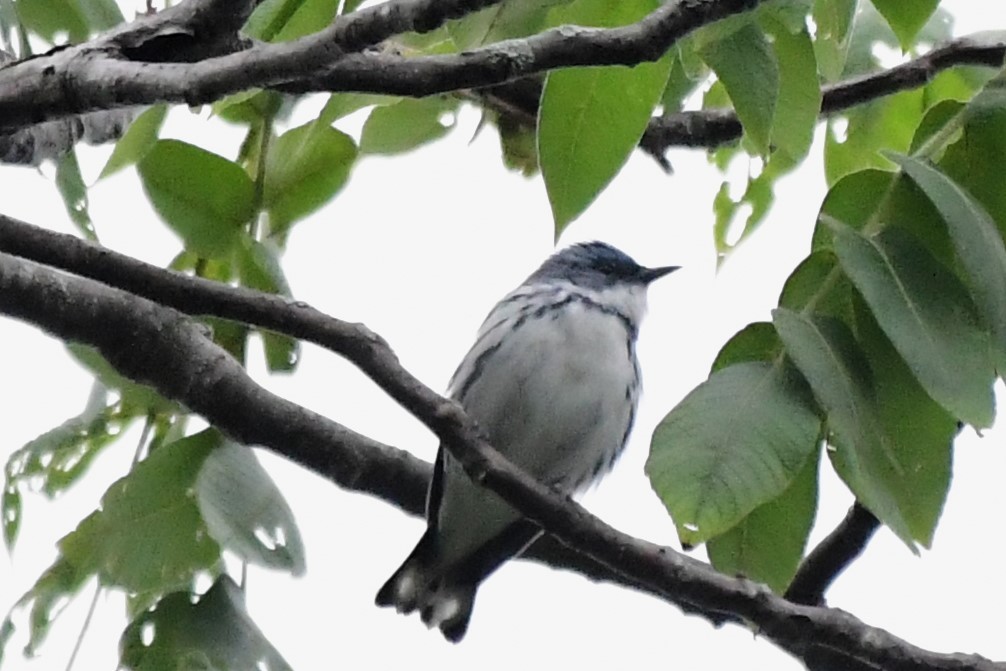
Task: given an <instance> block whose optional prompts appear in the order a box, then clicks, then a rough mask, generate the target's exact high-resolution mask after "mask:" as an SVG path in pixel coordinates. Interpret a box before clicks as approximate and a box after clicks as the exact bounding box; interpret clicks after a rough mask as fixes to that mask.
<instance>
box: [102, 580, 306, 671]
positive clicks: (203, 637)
mask: <svg viewBox="0 0 1006 671" xmlns="http://www.w3.org/2000/svg"><path fill="white" fill-rule="evenodd" d="M151 634H152V636H153V638H152V639H148V638H147V636H149V635H151ZM119 651H120V660H119V661H120V664H121V665H122V667H123V668H124V669H128V670H129V671H176V670H177V669H212V670H213V671H246V670H249V669H257V670H259V671H292V669H291V667H290V665H289V664H287V662H286V660H284V659H283V657H282V655H280V654H279V652H278V651H277V650H276V648H274V647H273V646H272V644H271V643H269V641H268V639H266V637H265V635H264V634H263V633H262V631H261V630H260V629H259V628H258V626H257V625H256V624H255V622H254V621H253V620H252V619H251V616H250V615H248V611H247V610H246V608H245V601H244V594H242V592H241V588H240V587H238V586H237V585H236V584H235V583H234V581H233V580H231V579H230V577H228V576H226V575H223V576H221V577H219V578H218V579H217V581H216V582H215V583H213V586H212V587H210V589H209V590H208V591H207V592H206V593H205V594H203V595H202V596H200V597H199V598H198V600H196V599H194V598H193V595H192V594H191V593H189V592H188V591H183V592H175V593H172V594H168V595H167V596H165V597H164V598H163V599H161V600H160V601H159V602H158V603H157V605H156V606H154V607H153V609H152V610H149V611H147V612H144V613H142V614H141V615H140V616H139V617H137V618H136V619H135V620H133V621H132V622H131V623H130V624H129V626H128V627H126V630H125V631H124V632H123V633H122V638H121V639H120V641H119Z"/></svg>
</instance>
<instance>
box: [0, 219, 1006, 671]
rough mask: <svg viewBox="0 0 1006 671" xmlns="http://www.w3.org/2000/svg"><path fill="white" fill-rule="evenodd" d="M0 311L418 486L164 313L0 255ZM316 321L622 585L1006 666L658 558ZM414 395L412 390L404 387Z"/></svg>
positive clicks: (852, 648)
mask: <svg viewBox="0 0 1006 671" xmlns="http://www.w3.org/2000/svg"><path fill="white" fill-rule="evenodd" d="M0 224H2V226H0V248H2V249H6V250H11V248H12V247H18V246H19V245H20V248H21V249H22V251H23V252H31V251H32V250H34V252H33V253H36V255H40V254H43V253H46V252H45V250H43V249H40V248H39V243H40V242H41V241H42V240H44V239H45V236H46V235H48V236H53V235H54V234H51V233H49V234H44V232H43V234H39V235H36V237H35V239H34V241H31V240H28V241H27V242H26V241H25V240H20V242H19V236H18V235H17V234H18V233H19V232H21V233H24V227H25V226H26V225H24V224H20V223H19V222H16V221H13V220H10V219H6V218H4V219H0ZM51 240H58V241H59V243H60V244H59V245H57V246H59V247H62V248H63V251H62V252H60V253H57V254H56V255H55V256H59V255H60V254H64V255H65V257H63V261H65V262H68V263H70V262H72V263H74V264H76V265H78V266H80V269H81V270H83V271H85V272H89V273H93V274H98V273H101V272H105V273H106V278H105V279H106V281H108V280H112V279H114V278H111V277H108V276H107V273H109V271H107V270H106V271H101V270H100V269H99V268H98V266H99V265H101V264H98V263H97V261H98V260H99V259H102V258H104V265H106V266H107V265H113V266H114V265H115V264H117V263H118V262H119V261H121V260H122V259H121V258H119V257H117V256H115V255H113V254H112V253H111V252H107V251H106V252H104V257H102V256H101V254H102V252H101V250H100V248H96V247H94V246H93V245H88V244H86V243H79V245H78V246H76V247H75V246H73V245H70V244H69V243H68V242H67V240H73V239H72V238H68V237H64V236H56V237H55V238H51ZM78 242H79V241H78ZM50 255H52V254H51V253H50ZM74 255H76V256H74ZM131 263H132V264H136V267H134V268H132V269H122V268H120V269H118V271H112V274H115V273H116V272H119V273H120V274H122V275H123V277H120V278H119V281H121V282H127V283H130V282H134V281H136V280H137V279H138V277H139V275H138V274H137V273H139V272H141V271H143V264H140V263H139V262H137V261H131ZM147 268H149V267H147ZM144 272H146V271H144ZM169 278H170V279H169ZM148 279H154V280H156V281H157V283H163V285H164V286H162V287H161V288H159V289H158V288H154V289H149V288H148V289H147V292H148V293H149V292H154V293H157V292H163V293H164V294H165V295H166V296H168V297H171V300H174V301H176V302H182V303H186V302H187V303H188V305H189V307H190V309H191V308H193V307H194V306H196V305H198V306H200V309H203V308H205V307H206V306H209V305H223V306H224V307H225V308H226V306H227V304H228V301H227V300H225V299H226V296H225V294H229V295H230V300H231V301H232V303H231V304H230V305H231V307H230V308H227V309H238V310H246V311H252V312H254V310H255V309H256V308H254V307H253V306H251V305H248V304H247V303H249V302H250V301H251V300H252V299H259V298H260V299H261V300H262V301H263V305H271V306H273V307H271V308H270V309H277V310H280V311H281V312H283V313H285V314H286V316H285V317H280V316H278V315H273V316H272V317H271V318H270V319H271V320H272V322H271V323H273V324H274V325H280V324H286V325H288V326H290V330H287V329H286V328H284V331H285V332H287V333H294V334H296V333H299V332H302V331H304V330H307V331H313V330H314V329H316V328H320V327H322V326H323V324H320V323H315V322H314V321H313V317H312V314H313V311H310V310H309V309H307V308H303V307H300V306H298V305H296V304H283V305H276V304H274V303H272V301H274V300H281V299H275V297H270V296H261V295H256V294H255V293H254V292H248V291H242V290H238V289H233V288H228V287H222V286H221V287H219V289H220V291H221V292H222V293H221V292H218V293H216V294H214V293H213V292H208V295H205V296H200V295H198V294H203V293H204V289H207V287H206V286H205V284H206V283H205V282H204V281H200V280H193V279H192V278H185V277H183V276H178V275H177V274H173V273H169V272H168V271H158V276H157V277H153V276H151V277H149V278H148ZM180 280H185V281H186V282H188V288H187V291H186V292H185V293H186V294H187V295H188V296H189V297H188V298H186V297H185V296H184V295H182V294H181V293H180V289H181V287H182V286H183V284H182V283H181V282H180ZM193 294H197V295H195V296H193ZM221 301H223V302H221ZM241 305H243V307H235V306H241ZM0 311H2V312H5V313H8V314H11V315H13V316H15V317H18V318H20V319H24V320H26V321H29V322H31V323H34V324H37V325H39V326H41V327H42V328H44V329H46V330H47V331H49V332H50V333H52V334H53V335H55V336H56V337H59V338H61V339H64V340H77V341H82V342H86V343H88V344H91V345H93V346H95V347H97V348H99V350H100V351H102V353H103V354H104V355H105V357H106V358H107V359H109V361H110V362H111V363H112V364H113V365H115V366H116V367H117V368H118V369H119V370H120V372H122V373H124V374H125V375H127V376H129V377H131V378H133V379H137V380H140V381H143V382H147V383H150V384H153V385H154V386H155V387H156V388H157V389H158V390H159V391H161V393H163V394H164V395H166V396H168V397H170V398H174V399H176V400H178V401H180V402H181V403H183V404H184V405H186V406H187V407H189V408H190V409H192V410H193V411H195V412H198V413H200V414H202V415H203V416H205V417H206V418H207V419H208V420H209V421H210V422H212V423H214V424H215V425H217V426H219V427H220V428H222V429H223V430H225V431H226V432H228V433H230V434H231V435H233V436H234V437H235V438H237V439H238V440H241V441H243V442H246V443H251V444H261V445H264V446H266V447H269V448H270V449H273V450H275V451H277V452H279V453H281V454H285V455H287V456H289V457H291V458H292V459H294V460H296V461H298V462H299V463H302V464H304V465H306V466H308V467H309V468H315V469H318V470H321V471H322V472H326V473H329V474H335V475H336V479H337V480H338V481H339V482H340V484H342V485H343V486H345V487H347V488H350V489H362V490H363V491H367V492H369V493H373V494H376V495H378V496H382V498H383V497H388V498H390V499H392V500H393V499H394V498H395V497H397V496H399V494H398V493H396V492H397V490H398V489H399V488H400V487H401V486H402V485H403V482H402V481H401V480H399V479H398V478H397V477H396V474H397V473H399V472H401V471H403V470H406V471H408V472H410V474H411V475H410V476H409V482H420V481H422V480H424V479H425V477H426V474H427V471H426V468H427V467H426V465H425V464H422V462H418V461H417V460H415V459H413V458H411V457H408V456H407V455H404V454H403V453H399V452H398V451H397V450H394V448H389V447H388V446H385V445H381V444H379V443H375V442H373V441H369V440H368V439H366V438H364V437H362V436H359V435H357V434H354V433H353V432H351V431H349V430H348V429H345V428H344V427H341V426H339V425H337V424H335V423H334V422H331V421H329V420H326V419H325V418H323V417H320V416H318V415H315V414H313V413H310V412H309V411H307V410H304V409H303V408H300V407H298V406H296V405H294V404H292V403H289V402H288V401H285V400H283V399H281V398H279V397H276V396H274V395H272V394H270V393H269V392H267V391H265V390H263V389H261V388H260V387H258V386H257V385H255V383H254V382H253V381H251V380H250V378H248V377H247V375H246V374H245V372H244V371H243V369H241V367H240V366H239V365H238V364H237V362H235V361H234V360H233V359H231V358H230V357H229V356H228V355H227V354H226V353H224V352H223V350H221V349H219V348H218V347H216V345H214V344H213V343H212V342H211V341H210V340H209V339H208V338H207V337H206V334H205V332H204V331H203V330H202V329H201V328H200V327H199V326H198V325H196V324H194V323H193V322H190V321H189V320H187V319H186V318H185V317H183V316H182V315H181V314H179V313H178V312H175V311H174V310H172V309H170V308H165V307H163V306H160V305H157V304H155V303H153V302H151V301H148V300H146V299H144V298H141V297H139V296H135V295H133V294H130V293H127V292H124V291H121V290H119V289H115V288H112V287H109V286H107V285H103V284H98V283H96V282H95V281H93V280H90V279H84V278H81V277H76V276H73V275H61V274H59V273H57V272H55V271H53V270H51V269H48V268H46V267H45V266H41V265H38V264H36V263H34V262H31V261H26V260H23V259H19V258H17V257H14V256H9V255H7V254H0ZM305 315H307V316H305ZM322 317H323V316H322ZM328 321H330V322H331V328H333V329H334V330H333V331H332V332H331V333H330V334H329V336H331V337H334V336H333V335H332V334H334V333H338V332H340V331H341V330H342V329H349V330H350V331H353V330H356V331H358V333H357V334H356V335H353V334H352V333H349V334H348V337H349V339H350V342H351V343H355V344H350V345H345V344H344V345H342V347H341V349H342V350H345V351H347V352H350V353H357V354H358V353H359V352H358V351H357V349H358V348H361V347H362V351H363V361H362V362H361V361H358V360H356V359H354V358H352V357H350V358H351V360H353V361H354V362H355V363H357V365H359V366H360V367H361V368H363V369H364V370H367V371H368V372H369V369H370V368H371V367H376V369H377V373H378V375H377V377H378V380H377V381H378V382H379V383H381V384H382V386H384V387H386V388H388V387H390V388H392V389H393V390H394V393H393V394H392V395H393V396H395V397H396V398H397V397H399V396H404V395H408V393H409V392H408V390H410V389H412V390H413V391H414V392H415V393H416V394H417V397H416V398H412V399H410V401H409V402H408V403H407V404H405V405H407V407H412V408H416V409H420V410H421V412H419V411H414V412H415V414H417V416H418V417H419V418H420V419H422V420H423V421H424V422H425V423H426V424H427V425H428V426H430V427H431V428H432V429H433V430H434V431H435V433H436V434H437V435H438V436H439V437H440V438H441V439H442V440H443V441H444V443H445V445H447V446H448V449H450V450H451V451H452V453H455V454H456V456H457V457H458V458H459V459H460V460H461V462H462V463H463V464H464V466H465V469H466V471H467V472H468V473H469V474H471V475H472V477H474V478H475V479H476V480H477V481H479V482H482V483H483V484H485V485H486V486H488V487H490V488H491V489H492V490H493V491H495V492H497V493H499V494H500V495H501V496H502V497H503V498H504V499H506V500H507V501H509V502H510V503H511V504H512V505H514V506H515V507H516V508H517V509H519V510H520V511H521V512H522V513H524V514H525V515H527V516H528V517H529V518H531V519H532V520H534V521H536V522H537V523H539V524H541V525H542V527H543V528H545V529H546V530H548V531H549V532H550V533H551V534H553V535H554V536H555V537H557V538H558V539H560V540H561V541H562V542H563V543H565V544H567V545H568V546H570V547H571V548H575V549H576V550H578V551H580V552H583V553H585V554H587V555H588V556H590V557H591V558H592V559H594V560H595V561H597V562H599V563H600V564H601V565H603V566H605V567H607V568H608V569H609V570H611V571H613V572H615V573H616V574H618V575H620V576H623V577H624V581H625V582H627V583H629V584H632V585H635V586H638V587H640V588H642V589H645V590H646V591H649V592H650V593H653V594H655V595H658V596H661V597H663V598H664V599H665V600H668V601H670V602H672V603H676V604H679V605H682V606H685V607H687V608H689V609H690V610H700V611H706V612H711V613H721V614H723V615H725V616H727V617H730V618H734V617H736V618H740V619H742V620H745V621H747V622H750V623H752V624H753V625H754V626H755V627H757V629H758V630H759V631H760V632H762V633H763V634H764V635H766V636H767V637H769V638H770V639H771V640H773V641H774V642H775V643H776V644H778V645H779V646H780V647H782V648H784V649H786V650H788V651H789V652H791V653H792V654H794V655H796V656H797V657H799V658H801V659H805V660H808V661H813V660H815V659H819V658H820V657H821V656H822V655H825V654H834V653H835V652H838V653H840V654H841V655H842V656H843V658H844V657H847V658H850V659H853V660H856V661H857V662H858V663H861V664H862V665H872V666H876V667H878V668H884V669H893V670H899V671H900V670H902V669H905V670H907V669H913V670H914V669H975V670H980V671H991V670H992V669H998V670H1000V671H1002V669H1006V665H1001V664H995V663H993V662H990V661H988V660H985V659H983V658H980V657H977V656H973V655H960V654H955V655H946V654H938V653H933V652H929V651H925V650H922V649H920V648H917V647H915V646H912V645H911V644H909V643H907V642H905V641H903V640H901V639H898V638H896V637H894V636H892V635H891V634H889V633H888V632H886V631H883V630H880V629H876V628H873V627H869V626H867V625H864V624H863V623H862V622H860V621H859V620H857V619H856V618H854V617H853V616H851V615H849V614H846V613H843V612H841V611H838V610H833V609H829V608H820V607H810V606H801V605H798V604H794V603H792V602H789V601H786V600H784V599H782V598H781V597H778V596H775V595H773V594H772V593H771V592H769V591H768V590H767V588H765V587H762V586H759V585H755V584H754V583H751V582H750V581H746V580H743V579H735V578H730V577H728V576H724V575H722V574H720V573H717V572H716V571H715V570H713V569H712V568H711V567H709V566H707V565H706V564H703V563H702V562H699V561H697V560H694V559H691V558H689V557H686V556H684V555H681V554H679V553H676V552H674V551H673V550H671V549H670V548H665V547H660V546H657V545H654V544H652V543H649V542H646V541H642V540H639V539H635V538H632V537H630V536H627V535H625V534H623V533H621V532H619V531H617V530H615V529H613V528H611V527H610V526H608V525H606V524H604V523H603V522H602V521H600V520H599V519H597V518H595V517H593V516H591V515H590V514H589V513H588V512H587V511H585V510H584V509H583V508H582V507H580V506H578V505H577V504H575V503H573V502H571V501H569V500H568V499H565V498H563V497H561V496H559V495H557V494H556V493H555V492H553V491H552V490H550V489H548V488H547V487H545V486H543V485H541V484H539V483H537V482H535V481H534V480H533V479H531V478H529V477H528V476H526V475H525V474H523V473H522V472H520V471H518V470H517V469H516V468H515V467H514V466H513V465H512V464H510V463H509V462H508V461H507V460H506V459H504V458H503V457H502V456H501V455H499V454H498V453H497V452H495V451H494V450H493V449H492V448H491V447H490V446H489V445H488V444H487V443H486V442H485V440H484V439H483V438H482V436H481V434H480V433H479V430H478V427H477V426H476V425H475V424H474V422H472V421H471V420H470V419H468V418H467V417H466V416H465V415H464V413H463V411H462V410H461V408H460V407H459V406H457V404H455V403H453V402H451V401H448V400H446V399H443V398H441V397H439V396H437V395H436V394H434V393H433V392H432V391H430V390H428V389H426V388H425V387H422V385H421V384H419V383H418V382H414V378H412V376H411V375H409V374H408V373H407V372H406V371H404V370H403V369H401V367H400V366H398V363H397V361H396V360H395V358H394V355H393V354H392V353H391V351H390V349H388V348H387V346H386V345H384V344H383V341H381V340H380V339H379V338H377V337H376V336H373V335H372V334H370V333H369V332H368V331H366V330H365V329H362V327H356V326H353V325H349V324H345V323H343V322H338V321H337V320H331V319H329V320H328ZM322 332H323V333H324V332H325V331H324V329H322ZM347 356H350V355H349V354H347ZM368 357H369V358H368ZM415 385H418V388H415V389H413V387H414V386H415ZM431 404H432V405H431ZM418 495H419V494H418V492H416V493H413V494H411V496H410V498H411V499H412V500H411V502H410V504H409V507H413V506H415V505H416V500H415V499H416V498H418Z"/></svg>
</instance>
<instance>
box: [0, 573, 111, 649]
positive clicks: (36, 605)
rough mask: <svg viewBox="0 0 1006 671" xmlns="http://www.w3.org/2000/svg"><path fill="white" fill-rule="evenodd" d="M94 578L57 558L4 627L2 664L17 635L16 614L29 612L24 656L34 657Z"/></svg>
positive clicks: (0, 630)
mask: <svg viewBox="0 0 1006 671" xmlns="http://www.w3.org/2000/svg"><path fill="white" fill-rule="evenodd" d="M91 575H92V574H91V572H90V570H89V569H88V568H87V567H82V566H75V565H73V564H72V563H70V562H68V561H67V560H66V559H64V558H62V557H59V558H57V559H56V561H55V562H54V563H53V564H52V566H50V567H49V568H47V569H46V570H45V571H43V572H42V575H40V576H39V578H38V580H36V581H35V584H34V585H32V587H31V589H29V590H28V591H27V592H25V593H24V595H22V596H21V598H20V599H18V601H17V603H15V604H14V606H13V607H12V608H11V610H10V612H9V613H8V614H7V617H6V618H4V621H3V624H2V625H0V661H2V660H3V652H4V647H6V645H7V642H8V641H9V640H10V638H11V637H12V636H13V634H14V630H15V627H14V614H15V612H18V611H21V610H24V609H28V610H29V615H28V626H29V636H28V644H27V645H26V646H25V649H24V654H25V656H26V657H31V656H33V655H34V654H35V653H36V651H37V650H38V648H39V646H41V645H42V643H44V642H45V638H46V636H48V634H49V628H50V626H51V625H52V623H53V622H54V621H55V620H56V618H57V617H58V616H59V614H60V613H61V612H63V610H64V609H65V606H66V603H67V602H68V601H69V600H70V599H71V598H72V597H73V596H74V595H75V594H77V592H79V591H80V589H81V587H83V586H84V583H85V582H86V581H87V580H88V578H90V577H91Z"/></svg>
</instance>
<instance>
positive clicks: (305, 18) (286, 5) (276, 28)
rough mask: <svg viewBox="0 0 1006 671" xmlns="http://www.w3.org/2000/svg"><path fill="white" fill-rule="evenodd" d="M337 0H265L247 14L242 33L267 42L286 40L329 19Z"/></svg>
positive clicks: (317, 27) (329, 20)
mask: <svg viewBox="0 0 1006 671" xmlns="http://www.w3.org/2000/svg"><path fill="white" fill-rule="evenodd" d="M338 8H339V0H265V2H263V3H261V4H260V5H259V6H258V7H256V8H255V11H254V12H252V15H251V16H250V17H248V22H247V23H246V24H245V27H244V31H243V32H244V33H245V34H246V35H248V36H249V37H254V38H256V39H259V40H265V41H266V42H287V41H289V40H295V39H297V38H298V37H304V36H305V35H310V34H312V33H316V32H318V31H319V30H321V29H322V28H325V27H326V26H328V24H330V23H332V20H333V19H334V18H335V12H336V10H337V9H338Z"/></svg>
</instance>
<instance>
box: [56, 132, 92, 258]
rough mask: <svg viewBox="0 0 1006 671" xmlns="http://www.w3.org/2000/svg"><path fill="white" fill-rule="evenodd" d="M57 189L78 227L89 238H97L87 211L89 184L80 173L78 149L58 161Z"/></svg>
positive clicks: (71, 218)
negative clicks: (85, 182)
mask: <svg viewBox="0 0 1006 671" xmlns="http://www.w3.org/2000/svg"><path fill="white" fill-rule="evenodd" d="M56 189H57V190H58V191H59V195H60V197H61V198H62V199H63V206H64V207H66V213H67V214H68V215H70V220H71V221H73V223H74V224H76V226H77V229H78V230H79V231H80V232H81V233H83V234H84V237H85V238H87V239H88V240H97V239H98V236H97V235H96V234H95V232H94V224H93V223H92V222H91V215H90V214H89V213H88V211H87V185H86V184H84V178H83V176H81V174H80V165H78V163H77V152H76V150H70V151H69V152H67V153H65V154H63V155H62V156H60V157H59V160H57V161H56Z"/></svg>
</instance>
